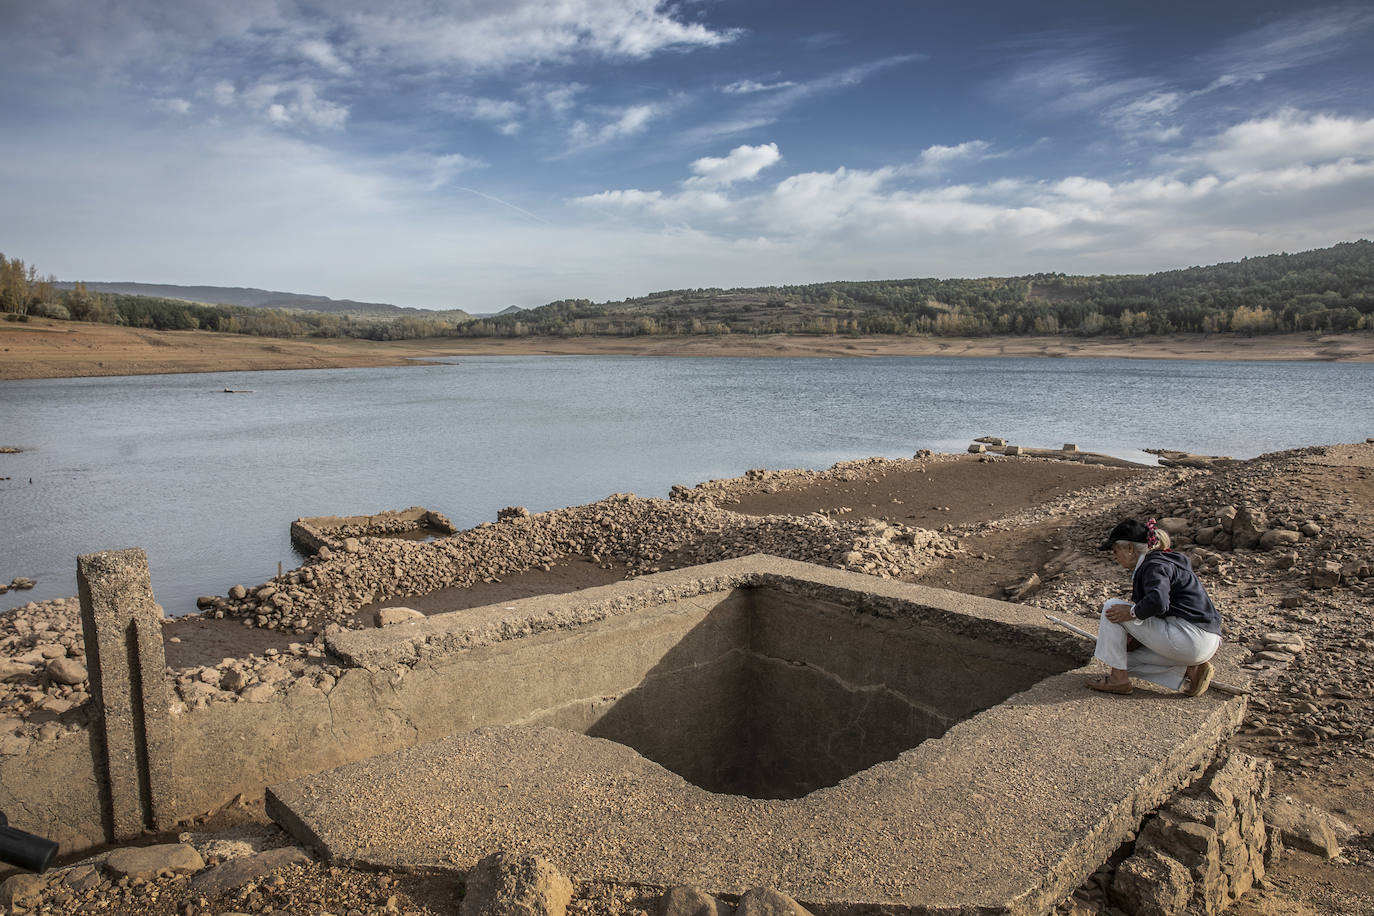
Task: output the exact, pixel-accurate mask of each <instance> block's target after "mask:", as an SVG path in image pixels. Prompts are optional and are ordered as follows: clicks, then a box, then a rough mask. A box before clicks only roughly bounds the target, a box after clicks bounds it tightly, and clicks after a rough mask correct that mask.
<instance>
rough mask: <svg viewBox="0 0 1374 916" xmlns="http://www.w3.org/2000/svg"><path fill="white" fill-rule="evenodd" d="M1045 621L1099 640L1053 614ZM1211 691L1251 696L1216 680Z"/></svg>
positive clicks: (1242, 690)
mask: <svg viewBox="0 0 1374 916" xmlns="http://www.w3.org/2000/svg"><path fill="white" fill-rule="evenodd" d="M1045 619H1046V620H1049V621H1052V622H1054V623H1057V624H1059V625H1060V626H1061V627H1063V628H1064V629H1066V630H1068V631H1069V632H1070V633H1077V634H1078V635H1079V636H1082V637H1083V638H1084V639H1091V640H1096V639H1097V637H1096V636H1094V635H1093V634H1091V633H1089V632H1088V631H1087V630H1085V629H1083V628H1082V627H1076V626H1074V625H1073V624H1071V623H1069V622H1068V621H1067V620H1060V619H1059V618H1058V617H1056V616H1054V615H1053V614H1046V615H1045ZM1210 689H1212V690H1220V691H1221V692H1222V693H1225V694H1229V695H1230V696H1233V697H1248V696H1249V695H1250V691H1248V690H1246V689H1244V688H1242V687H1236V686H1235V685H1233V684H1223V683H1222V682H1221V681H1216V680H1214V681H1212V686H1211V688H1210Z"/></svg>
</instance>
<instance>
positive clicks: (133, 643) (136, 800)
mask: <svg viewBox="0 0 1374 916" xmlns="http://www.w3.org/2000/svg"><path fill="white" fill-rule="evenodd" d="M76 578H77V587H78V589H79V591H80V594H81V627H82V630H83V632H84V634H85V638H86V659H87V662H88V665H89V668H90V678H91V696H92V697H93V698H94V699H95V701H96V703H97V707H98V708H99V709H100V711H101V717H100V726H99V727H100V730H101V732H103V738H104V749H105V770H106V788H107V789H108V793H109V797H108V799H107V811H106V814H107V824H106V829H107V830H108V831H109V832H110V834H111V839H113V840H117V841H118V840H126V839H130V838H132V837H136V836H138V835H139V834H141V833H143V831H145V830H151V829H165V828H167V827H170V826H171V825H172V823H173V822H174V820H175V818H174V816H173V815H174V807H175V806H174V804H173V797H172V795H171V786H172V780H171V763H170V758H171V721H170V719H169V714H168V690H167V684H166V679H165V676H164V672H165V670H166V667H167V660H166V656H165V654H164V652H163V646H162V608H161V607H159V606H158V604H157V602H156V601H154V600H153V589H152V584H151V581H150V580H149V578H148V556H147V554H145V553H144V552H143V551H142V550H141V549H139V548H137V547H134V548H130V549H128V550H107V551H103V552H101V553H90V554H85V555H83V556H79V557H77V559H76Z"/></svg>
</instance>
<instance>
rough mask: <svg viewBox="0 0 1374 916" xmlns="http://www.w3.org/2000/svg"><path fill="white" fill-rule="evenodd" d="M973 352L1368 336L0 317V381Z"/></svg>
mask: <svg viewBox="0 0 1374 916" xmlns="http://www.w3.org/2000/svg"><path fill="white" fill-rule="evenodd" d="M573 354H576V355H617V356H750V357H757V356H816V357H838V356H845V357H852V356H973V357H990V356H992V357H995V356H1008V357H1074V356H1096V357H1106V358H1122V359H1223V360H1229V359H1260V360H1328V361H1347V362H1371V361H1374V336H1372V335H1369V334H1358V333H1352V334H1335V335H1319V334H1269V335H1262V336H1259V337H1239V336H1233V335H1224V336H1218V335H1172V336H1169V337H1136V338H1129V339H1127V338H1074V337H979V338H931V337H891V336H887V337H854V338H851V337H839V336H835V337H817V336H809V335H797V334H768V335H759V336H754V335H743V334H741V335H735V336H733V337H711V336H698V337H623V338H622V337H567V338H560V337H544V338H540V337H521V338H480V339H461V338H449V337H443V338H429V339H423V340H398V341H367V340H347V339H328V340H314V339H304V338H285V339H274V338H262V337H249V336H246V335H242V334H218V333H214V332H211V331H153V330H147V329H143V328H126V327H118V326H115V325H105V324H88V323H85V322H80V321H53V320H50V319H47V318H31V319H30V320H29V321H27V322H23V323H19V322H9V321H5V322H0V380H3V379H24V378H72V377H78V376H105V375H156V374H163V373H174V372H236V371H247V370H258V369H326V368H366V367H373V366H401V365H407V364H413V363H414V362H416V361H419V362H423V361H424V360H426V359H430V358H436V357H444V356H538V355H573Z"/></svg>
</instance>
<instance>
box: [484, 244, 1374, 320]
mask: <svg viewBox="0 0 1374 916" xmlns="http://www.w3.org/2000/svg"><path fill="white" fill-rule="evenodd" d="M1368 328H1374V242H1370V241H1368V240H1360V241H1357V242H1345V243H1341V244H1339V245H1334V246H1332V247H1330V248H1320V249H1315V250H1313V251H1306V252H1300V253H1297V254H1288V253H1283V254H1275V255H1266V256H1263V257H1254V258H1244V259H1242V260H1240V261H1232V262H1227V263H1221V264H1214V265H1211V266H1207V267H1188V268H1183V269H1180V270H1170V271H1162V272H1159V273H1154V274H1118V275H1100V276H1070V275H1066V274H1062V273H1042V274H1031V275H1026V276H1020V277H983V278H974V279H934V278H925V279H907V280H862V281H836V282H829V283H813V284H807V285H799V286H768V287H752V288H739V289H717V288H711V289H700V288H699V289H678V290H665V291H662V292H656V293H650V294H648V295H647V296H641V297H637V298H633V299H626V300H624V301H621V302H604V303H593V302H591V301H589V300H586V299H565V300H560V301H557V302H551V303H549V304H547V305H544V306H540V307H539V308H535V309H530V310H528V311H524V312H520V313H516V314H509V315H508V314H505V313H501V314H498V315H495V316H491V317H489V318H484V319H481V320H478V321H474V322H470V323H469V324H468V325H465V326H463V328H462V329H460V333H472V334H478V335H493V334H494V335H514V336H520V335H523V334H553V335H569V334H571V335H581V334H592V335H597V334H619V335H635V334H701V333H707V334H738V333H752V334H759V333H803V334H835V333H841V334H931V335H936V336H986V335H991V334H1014V335H1022V334H1074V335H1080V336H1094V335H1098V334H1120V335H1122V336H1126V337H1134V336H1141V335H1144V334H1171V333H1174V332H1179V331H1184V332H1204V333H1210V332H1225V331H1237V332H1243V333H1263V332H1273V331H1323V332H1330V331H1348V330H1356V329H1368Z"/></svg>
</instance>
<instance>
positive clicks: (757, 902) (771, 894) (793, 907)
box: [735, 887, 811, 916]
mask: <svg viewBox="0 0 1374 916" xmlns="http://www.w3.org/2000/svg"><path fill="white" fill-rule="evenodd" d="M735 916H811V912H810V911H809V910H807V909H806V908H805V907H803V906H802V905H801V904H800V903H798V902H797V901H795V900H793V899H792V898H791V897H789V896H787V895H786V894H784V893H783V892H782V891H779V890H774V889H773V888H771V887H755V888H752V889H750V890H747V891H745V892H744V896H743V897H741V898H739V906H738V907H736V908H735Z"/></svg>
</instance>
